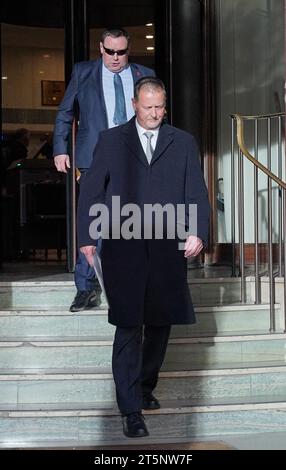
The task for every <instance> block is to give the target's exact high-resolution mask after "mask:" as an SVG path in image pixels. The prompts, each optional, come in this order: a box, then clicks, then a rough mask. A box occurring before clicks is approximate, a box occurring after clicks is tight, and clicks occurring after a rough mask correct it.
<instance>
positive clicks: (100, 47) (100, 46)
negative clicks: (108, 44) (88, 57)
mask: <svg viewBox="0 0 286 470" xmlns="http://www.w3.org/2000/svg"><path fill="white" fill-rule="evenodd" d="M99 49H100V52H101V54H103V52H104V49H103V44H102V42H101V41H100V43H99Z"/></svg>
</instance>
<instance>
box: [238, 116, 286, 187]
mask: <svg viewBox="0 0 286 470" xmlns="http://www.w3.org/2000/svg"><path fill="white" fill-rule="evenodd" d="M279 116H281V117H282V116H285V114H284V113H277V114H269V115H268V116H267V115H263V116H242V115H241V114H232V117H234V119H236V121H237V134H236V136H237V142H238V145H239V147H240V150H241V151H242V153H243V155H245V156H246V158H248V160H250V161H251V162H252V163H253V164H254V165H255V166H256V167H257V168H259V169H260V170H261V171H263V173H265V174H266V175H267V176H269V178H271V179H272V180H274V181H275V182H276V183H277V184H278V185H279V186H281V187H282V188H283V189H286V183H285V182H284V181H283V180H281V179H280V178H278V176H276V175H275V174H274V173H272V171H270V170H268V168H267V167H266V166H264V165H262V163H260V162H259V161H258V160H257V159H256V158H255V157H253V156H252V155H251V153H249V151H248V150H247V148H246V145H245V143H244V126H243V120H251V119H253V120H254V119H260V118H261V119H266V118H270V119H271V118H274V117H279Z"/></svg>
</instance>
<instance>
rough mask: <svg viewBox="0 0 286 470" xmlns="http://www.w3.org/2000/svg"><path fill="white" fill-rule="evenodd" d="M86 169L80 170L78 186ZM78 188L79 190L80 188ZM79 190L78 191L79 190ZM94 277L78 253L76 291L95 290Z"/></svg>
mask: <svg viewBox="0 0 286 470" xmlns="http://www.w3.org/2000/svg"><path fill="white" fill-rule="evenodd" d="M87 170H88V168H80V173H81V176H80V179H79V183H80V186H81V184H82V183H83V181H84V178H85V176H86V173H87ZM80 186H79V188H80ZM79 190H80V189H79ZM95 280H96V275H95V271H94V268H93V267H92V266H90V265H89V264H88V262H87V259H86V257H85V256H84V254H83V253H81V252H80V251H79V253H78V257H77V260H76V265H75V268H74V282H75V285H76V288H77V290H78V291H81V290H84V291H91V290H94V289H95V285H96V281H95Z"/></svg>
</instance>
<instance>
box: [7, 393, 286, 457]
mask: <svg viewBox="0 0 286 470" xmlns="http://www.w3.org/2000/svg"><path fill="white" fill-rule="evenodd" d="M144 414H145V416H146V424H147V426H148V429H149V432H150V436H149V437H146V438H141V439H138V440H136V439H128V438H125V437H124V436H123V434H122V425H121V418H120V416H119V415H118V412H117V410H115V409H114V407H113V406H112V405H110V406H108V405H107V404H104V406H103V407H97V408H89V406H88V405H86V406H82V405H81V404H76V403H75V404H69V405H68V406H66V407H65V408H63V407H62V406H61V408H58V407H57V406H55V405H54V404H42V405H41V407H40V409H39V405H35V406H33V405H30V406H27V405H26V406H18V407H11V406H10V407H1V411H0V418H1V430H0V445H1V447H2V448H8V447H9V448H13V447H17V448H19V447H34V448H36V447H44V446H45V445H46V446H48V445H50V444H51V441H52V442H53V447H61V446H63V445H67V443H68V446H70V447H72V446H79V445H81V446H85V445H86V446H91V445H99V444H100V445H104V444H106V445H108V444H114V445H115V444H116V445H126V444H127V443H128V445H136V444H139V443H140V445H144V444H151V443H155V442H174V441H175V440H178V439H180V440H181V442H183V441H185V440H187V439H190V437H192V438H206V437H208V438H210V437H215V436H224V435H230V434H232V435H234V434H244V435H247V434H249V435H250V434H252V433H265V432H271V431H273V428H275V431H276V432H283V431H285V421H286V420H285V415H286V401H285V396H283V397H282V396H281V397H275V399H274V400H273V401H269V397H266V398H264V397H260V399H252V398H250V397H249V399H248V398H246V397H244V398H243V399H242V400H241V399H240V398H239V399H237V398H233V399H231V400H229V401H228V403H223V402H220V401H219V400H208V401H207V402H206V403H202V404H200V405H194V404H193V403H192V402H191V401H189V402H188V401H181V400H180V401H169V402H165V403H162V408H161V409H160V410H156V411H153V412H145V413H144Z"/></svg>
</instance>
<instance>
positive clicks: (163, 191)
mask: <svg viewBox="0 0 286 470" xmlns="http://www.w3.org/2000/svg"><path fill="white" fill-rule="evenodd" d="M133 107H134V110H135V114H136V117H134V118H132V119H131V120H130V121H129V122H128V123H126V124H124V125H122V126H118V127H116V128H113V129H109V130H107V131H103V132H102V133H101V134H100V137H99V141H98V144H97V146H96V149H95V151H94V159H93V162H92V165H91V167H90V169H89V171H88V173H87V176H86V179H85V181H84V185H83V187H82V190H81V194H80V199H79V207H78V223H77V226H78V240H79V246H80V250H81V252H82V253H84V255H85V256H86V258H87V260H88V262H89V264H90V265H93V262H94V254H95V251H96V240H95V239H96V238H98V236H100V237H101V238H102V251H101V259H102V269H103V278H104V284H105V290H106V295H107V299H108V303H109V312H108V315H109V317H108V318H109V322H110V323H112V324H113V325H115V326H116V332H115V338H114V344H113V357H112V369H113V376H114V381H115V386H116V396H117V403H118V407H119V410H120V412H121V414H122V416H123V432H124V434H125V435H126V436H128V437H141V436H146V435H148V431H147V427H146V425H145V423H144V418H143V416H142V413H141V412H142V409H156V408H159V407H160V403H159V401H158V400H157V399H156V398H155V397H154V395H153V394H152V392H153V390H154V388H155V387H156V384H157V380H158V374H159V371H160V368H161V365H162V362H163V359H164V356H165V352H166V348H167V343H168V338H169V334H170V328H171V325H173V324H190V323H194V322H195V315H194V310H193V306H192V302H191V297H190V293H189V289H188V284H187V263H186V262H187V258H188V257H190V256H197V255H198V254H199V253H200V251H201V250H202V249H203V247H204V246H205V245H206V244H207V239H208V219H209V210H210V209H209V202H208V195H207V190H206V186H205V183H204V179H203V175H202V172H201V168H200V163H199V158H198V148H197V145H196V143H195V140H194V138H193V137H192V136H191V135H190V134H188V133H187V132H185V131H182V130H180V129H177V128H175V127H173V126H170V125H168V124H166V123H164V122H163V121H164V116H165V113H166V92H165V87H164V84H163V83H162V81H161V80H159V79H157V78H154V77H145V78H142V79H141V80H139V81H138V82H137V84H136V85H135V92H134V98H133ZM116 198H117V199H116ZM115 199H116V201H115ZM118 201H119V202H118ZM115 202H116V204H115ZM170 204H171V205H172V207H174V208H176V207H178V205H181V207H182V205H183V207H185V213H184V222H183V225H185V226H186V227H185V228H186V229H187V230H188V231H189V232H188V233H191V235H188V234H187V235H186V237H185V240H184V243H183V250H182V249H179V247H180V244H179V242H180V240H179V238H178V234H177V233H176V236H175V237H174V236H170V233H173V232H172V230H170V231H168V223H167V222H166V218H164V217H162V218H161V219H160V218H157V219H156V214H155V216H154V217H155V225H156V223H158V221H159V220H161V222H162V221H163V222H162V230H161V231H160V230H158V231H157V232H156V230H157V228H158V227H157V226H155V227H153V226H152V224H153V221H154V217H153V218H152V217H151V219H150V217H149V218H148V222H146V220H145V219H147V217H146V214H147V211H146V213H145V209H146V207H149V208H150V205H151V206H152V205H153V206H154V205H157V207H158V205H159V206H161V207H166V206H167V205H170ZM190 204H191V205H195V207H196V214H197V217H196V224H195V225H196V230H195V233H194V230H193V229H194V227H193V226H191V225H192V224H193V222H192V223H191V220H192V221H193V218H191V217H189V212H188V208H189V205H190ZM135 206H136V208H137V209H136V210H135ZM99 207H104V208H106V211H104V210H102V211H101V212H104V213H105V218H104V217H101V216H102V214H100V210H98V208H99ZM154 207H155V206H154ZM132 211H133V217H132ZM155 212H156V211H155ZM129 213H131V219H129V221H128V215H129ZM96 214H97V216H98V217H97V218H95V215H96ZM106 214H107V215H108V216H109V217H108V221H107V222H106V218H107V216H106ZM134 214H136V217H135V216H134ZM138 214H139V215H138ZM150 220H151V222H150ZM99 222H100V223H99ZM131 222H132V223H131ZM118 223H119V225H118ZM128 223H129V225H128ZM179 223H182V220H181V219H180V220H179ZM126 224H127V225H128V228H129V232H128V230H126ZM136 224H137V227H134V225H136ZM118 226H120V227H121V231H119V230H118ZM150 226H151V229H150ZM98 232H100V235H98ZM169 232H170V233H169ZM130 233H131V234H133V235H134V236H133V238H132V237H131V236H129V235H130ZM156 233H157V234H158V233H159V235H158V236H156ZM160 234H161V235H160ZM143 326H144V328H143Z"/></svg>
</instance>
